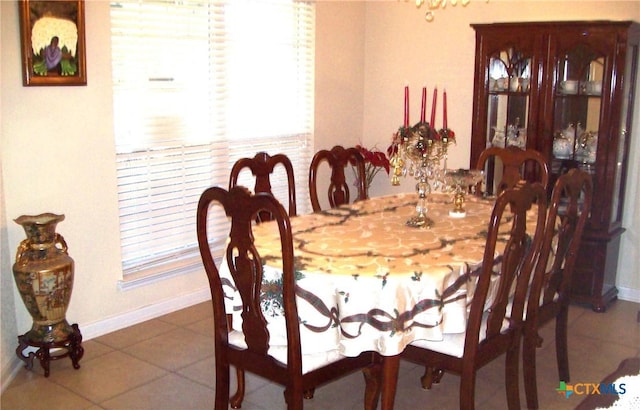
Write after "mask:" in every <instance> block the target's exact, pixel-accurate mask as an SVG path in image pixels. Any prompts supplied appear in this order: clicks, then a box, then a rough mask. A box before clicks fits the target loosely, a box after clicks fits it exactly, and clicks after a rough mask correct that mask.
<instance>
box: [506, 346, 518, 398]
mask: <svg viewBox="0 0 640 410" xmlns="http://www.w3.org/2000/svg"><path fill="white" fill-rule="evenodd" d="M519 352H520V343H519V342H518V343H516V344H515V346H513V347H512V348H511V349H509V350H507V354H506V358H505V382H506V386H505V387H506V390H507V407H508V408H509V409H510V410H515V409H520V385H519V383H518V382H519V380H520V379H519V375H518V366H519V358H520V357H519Z"/></svg>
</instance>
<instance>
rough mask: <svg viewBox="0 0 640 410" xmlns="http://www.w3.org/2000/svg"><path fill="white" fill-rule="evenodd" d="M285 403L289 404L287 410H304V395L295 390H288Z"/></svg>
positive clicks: (285, 391)
mask: <svg viewBox="0 0 640 410" xmlns="http://www.w3.org/2000/svg"><path fill="white" fill-rule="evenodd" d="M284 401H285V403H287V410H302V409H303V408H304V393H303V392H302V391H298V389H295V388H286V389H285V390H284Z"/></svg>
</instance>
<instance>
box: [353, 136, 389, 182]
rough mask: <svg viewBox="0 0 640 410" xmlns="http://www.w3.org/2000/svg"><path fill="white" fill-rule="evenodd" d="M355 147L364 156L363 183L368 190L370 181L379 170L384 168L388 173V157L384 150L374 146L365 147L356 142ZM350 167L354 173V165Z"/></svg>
mask: <svg viewBox="0 0 640 410" xmlns="http://www.w3.org/2000/svg"><path fill="white" fill-rule="evenodd" d="M356 149H357V150H358V151H360V154H362V156H363V157H364V171H365V185H366V187H367V190H368V189H369V186H371V182H373V178H375V176H376V175H378V172H380V170H382V169H383V168H384V170H385V171H386V173H387V175H388V174H389V158H388V157H387V155H386V154H385V153H384V152H382V151H380V150H378V148H376V147H373V148H371V149H367V148H365V147H363V146H362V145H360V144H358V145H356ZM352 169H353V172H354V174H355V173H356V170H355V167H353V166H352Z"/></svg>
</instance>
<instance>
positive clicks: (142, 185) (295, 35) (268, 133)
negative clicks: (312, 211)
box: [111, 0, 315, 286]
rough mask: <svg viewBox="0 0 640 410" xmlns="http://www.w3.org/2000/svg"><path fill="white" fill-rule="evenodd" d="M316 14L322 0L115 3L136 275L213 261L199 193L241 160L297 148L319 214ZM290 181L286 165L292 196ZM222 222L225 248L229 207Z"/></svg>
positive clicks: (122, 182)
mask: <svg viewBox="0 0 640 410" xmlns="http://www.w3.org/2000/svg"><path fill="white" fill-rule="evenodd" d="M314 21H315V16H314V7H313V4H312V3H308V2H299V1H293V0H266V1H265V0H229V1H214V0H209V1H207V0H199V1H196V0H194V1H189V0H173V1H169V0H149V1H148V0H135V1H134V0H124V1H118V2H111V24H112V64H113V98H114V117H115V118H114V129H115V139H116V153H117V158H116V165H117V177H118V194H119V209H120V232H121V247H122V258H123V260H122V265H123V272H124V282H125V283H127V282H130V283H134V282H135V281H136V280H139V279H140V278H148V277H149V276H156V275H172V274H176V273H182V272H187V271H190V270H193V269H195V268H199V267H200V266H201V262H200V257H199V253H198V249H197V239H196V226H195V221H196V220H195V211H196V206H197V202H198V199H199V197H200V194H201V193H202V191H204V190H205V189H206V188H207V187H209V186H212V185H218V186H222V187H225V188H226V187H227V184H228V178H229V171H230V170H231V167H232V165H233V163H234V162H235V161H236V160H237V159H238V158H241V157H253V156H254V155H255V153H256V152H258V151H266V152H268V153H270V154H272V155H274V154H276V153H284V154H286V155H287V156H288V157H289V158H290V159H291V161H292V163H293V166H294V172H295V176H296V195H297V204H296V206H297V209H298V212H299V213H305V212H308V210H309V196H308V187H307V175H308V166H309V162H310V159H311V156H312V155H313V152H312V150H313V140H312V137H313V136H312V130H313V67H314V60H313V59H314V33H315V28H314ZM240 182H241V183H244V184H246V185H248V186H249V188H253V182H252V181H250V180H249V179H248V177H247V176H241V179H240ZM286 184H287V181H286V178H285V177H284V174H283V176H282V177H279V176H278V174H276V178H275V181H273V190H274V193H275V195H276V197H278V199H280V200H281V202H283V203H284V204H286V189H287V188H286V186H287V185H286ZM285 206H286V205H285ZM210 224H211V225H212V229H217V232H218V238H219V239H218V244H219V245H220V249H222V244H223V243H224V240H225V239H226V235H227V229H228V227H227V221H226V217H225V216H224V215H222V214H217V215H214V218H213V219H212V220H211V221H210ZM125 286H126V285H125Z"/></svg>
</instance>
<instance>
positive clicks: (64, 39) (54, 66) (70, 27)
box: [20, 0, 87, 85]
mask: <svg viewBox="0 0 640 410" xmlns="http://www.w3.org/2000/svg"><path fill="white" fill-rule="evenodd" d="M20 3H21V4H20V23H21V33H22V56H23V62H24V68H23V70H24V76H23V80H24V81H23V82H24V85H86V83H87V77H86V67H85V50H84V45H85V41H84V1H78V0H74V1H64V0H57V1H56V0H54V1H30V0H23V1H21V2H20Z"/></svg>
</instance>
